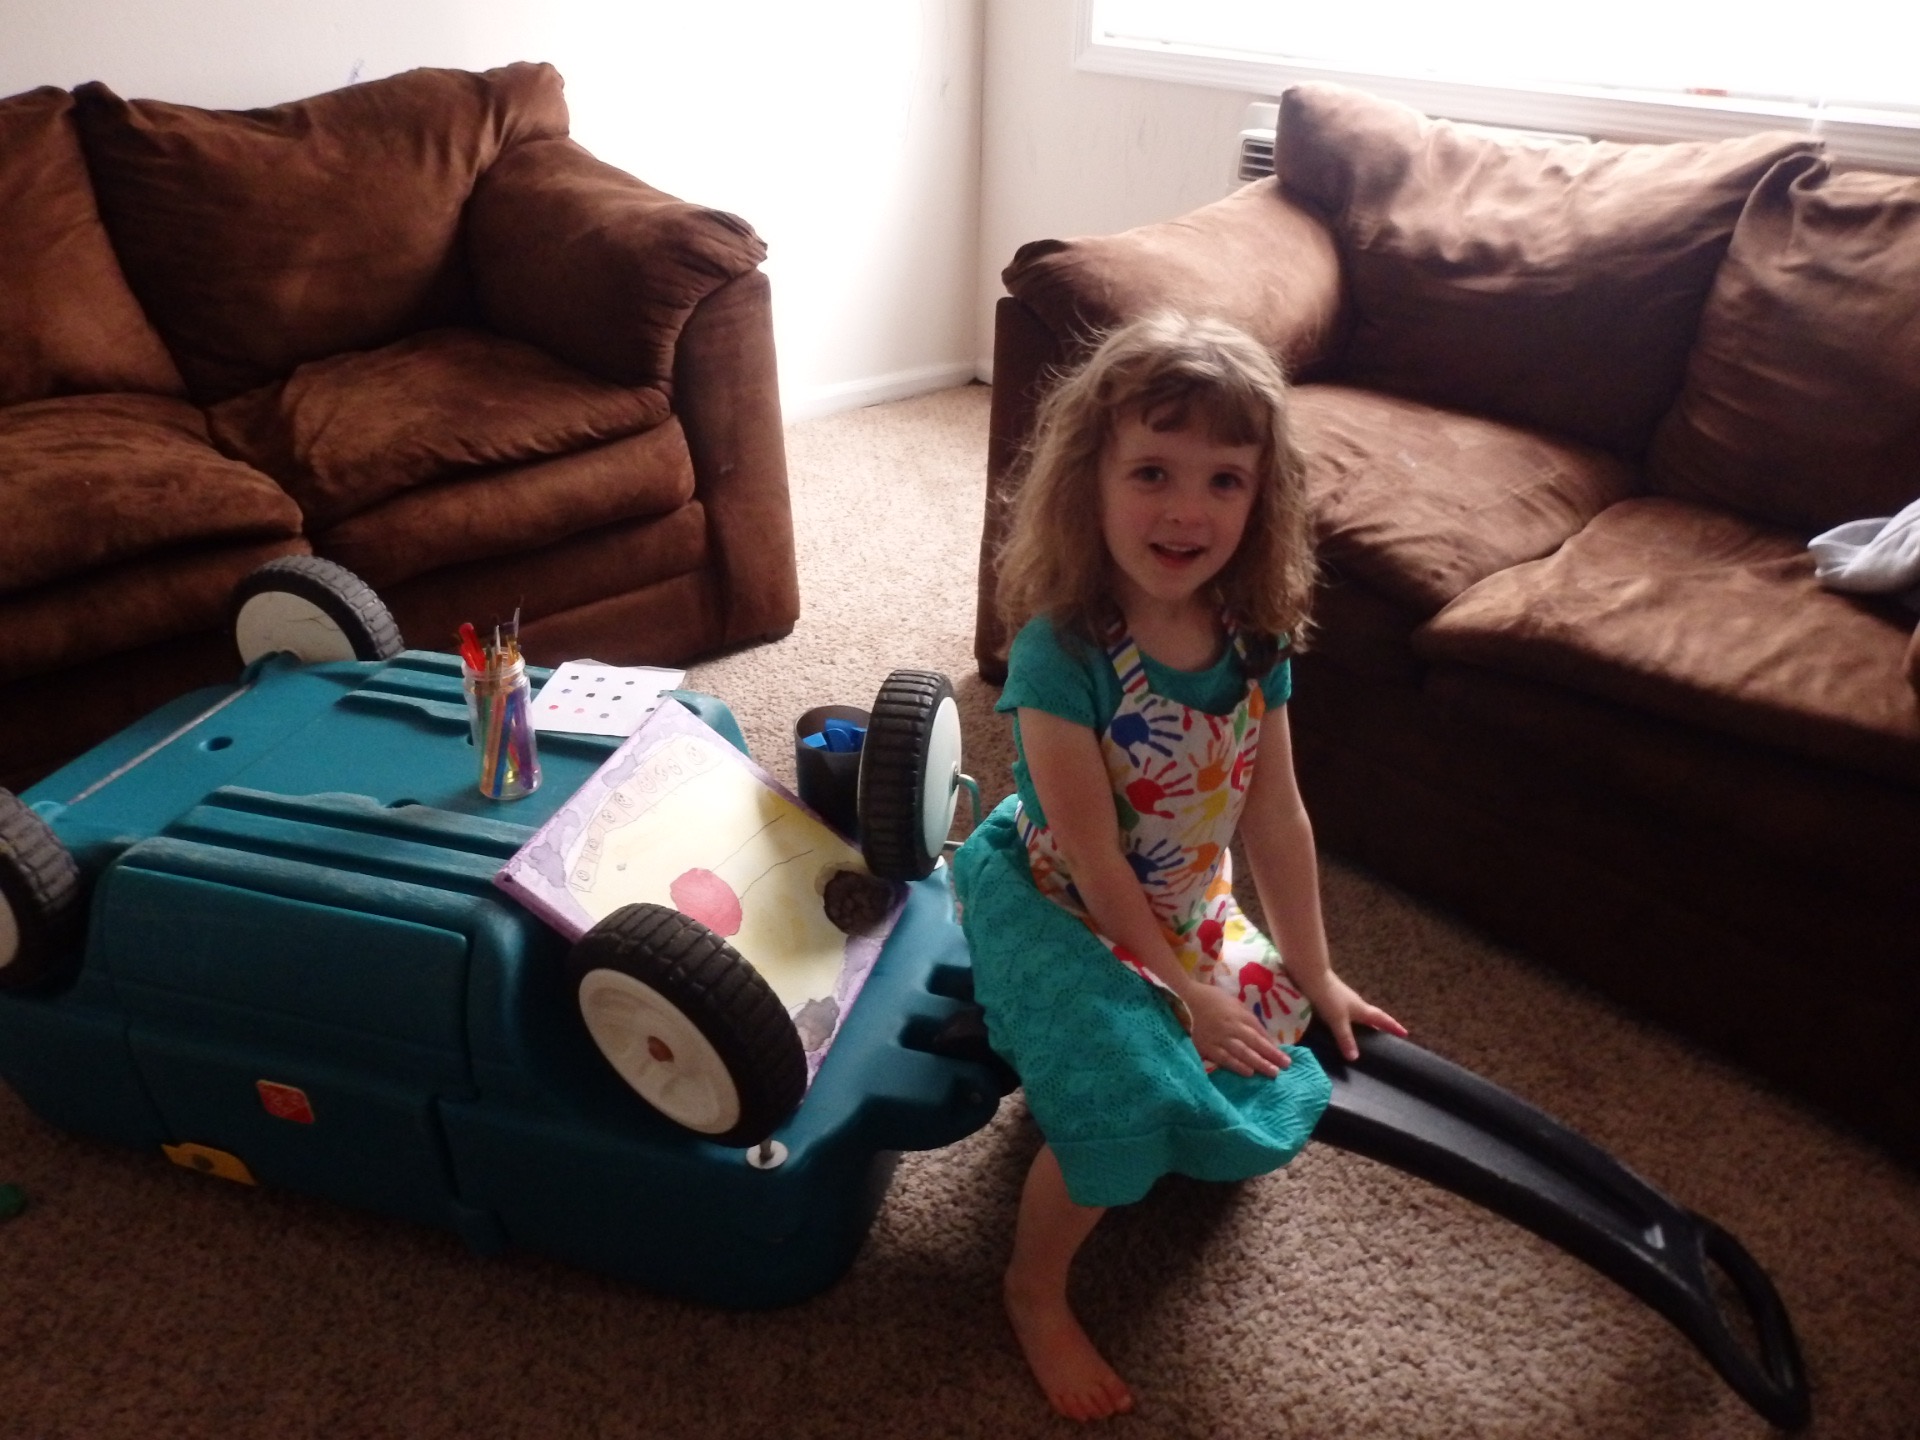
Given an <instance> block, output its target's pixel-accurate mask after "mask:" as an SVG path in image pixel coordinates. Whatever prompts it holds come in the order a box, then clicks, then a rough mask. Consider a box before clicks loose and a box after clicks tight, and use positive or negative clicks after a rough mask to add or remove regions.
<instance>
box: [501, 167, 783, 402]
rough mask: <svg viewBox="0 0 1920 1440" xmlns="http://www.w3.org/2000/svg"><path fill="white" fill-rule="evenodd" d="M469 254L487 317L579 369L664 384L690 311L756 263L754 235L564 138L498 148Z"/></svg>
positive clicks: (759, 256) (760, 246) (761, 248)
mask: <svg viewBox="0 0 1920 1440" xmlns="http://www.w3.org/2000/svg"><path fill="white" fill-rule="evenodd" d="M466 241H467V256H468V261H469V264H470V265H471V267H472V271H473V281H474V292H475V294H476V295H477V296H478V298H479V302H480V308H481V312H482V315H483V316H484V318H485V320H486V323H487V324H488V325H489V326H491V327H492V328H493V329H495V330H497V331H499V332H500V333H501V334H503V335H509V336H512V337H513V338H514V339H517V340H524V341H526V342H527V343H529V344H531V345H537V346H539V347H540V348H541V349H543V350H546V351H548V352H549V353H551V354H553V355H557V356H559V357H560V358H561V359H562V360H565V361H566V362H567V363H568V364H570V365H575V366H577V367H579V368H580V369H582V370H585V371H587V372H588V373H589V374H592V375H596V376H599V377H600V378H601V379H604V380H611V381H613V382H615V383H617V384H624V385H646V384H659V385H667V386H670V385H671V384H672V382H673V378H674V368H675V367H674V350H675V346H676V344H677V343H678V341H679V337H680V331H681V327H682V326H684V325H685V324H686V322H687V317H688V316H689V315H691V314H692V313H693V309H694V307H695V306H696V305H698V304H699V303H700V302H701V301H702V300H704V299H705V298H706V297H707V296H709V295H711V294H713V293H714V292H715V291H716V290H718V289H720V288H721V287H722V286H723V285H725V284H726V283H727V282H728V281H730V280H734V279H737V278H738V277H740V276H742V275H744V274H747V273H748V272H750V271H752V270H753V269H754V268H755V267H757V266H758V265H759V264H760V262H761V261H762V260H764V259H765V258H766V254H767V247H766V245H765V244H764V243H763V242H762V241H761V239H760V237H759V236H758V235H756V234H755V233H754V232H753V227H752V226H750V225H748V224H747V223H746V221H744V220H742V219H740V218H739V217H737V216H734V215H729V214H727V213H725V212H724V211H720V210H710V209H707V208H706V207H704V206H700V205H691V204H688V203H687V202H686V201H684V200H679V199H676V198H674V197H673V196H671V195H668V194H666V193H665V192H664V191H660V190H656V189H654V188H653V187H652V186H651V185H648V184H646V183H645V182H644V181H641V180H636V179H635V178H634V177H633V176H631V175H629V174H627V173H626V172H625V171H623V170H617V169H615V168H614V167H613V166H611V165H607V164H604V163H603V162H601V161H599V160H596V159H594V158H593V156H592V155H590V154H588V153H587V151H586V150H584V149H582V148H581V147H580V145H579V144H577V143H576V142H574V141H572V140H568V139H550V140H532V141H527V142H525V143H523V144H520V145H516V146H514V147H512V148H511V149H510V150H508V151H507V152H506V153H505V154H503V155H502V156H501V157H500V158H499V159H498V160H497V161H495V162H494V164H493V165H492V166H491V167H490V168H489V169H488V170H487V172H486V173H485V174H484V175H482V176H481V177H480V180H479V183H478V184H476V185H475V186H474V190H473V195H472V197H471V198H470V199H469V200H468V202H467V212H466Z"/></svg>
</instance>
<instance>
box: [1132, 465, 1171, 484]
mask: <svg viewBox="0 0 1920 1440" xmlns="http://www.w3.org/2000/svg"><path fill="white" fill-rule="evenodd" d="M1133 478H1134V479H1136V480H1139V481H1141V482H1143V483H1145V484H1148V485H1158V484H1159V483H1160V482H1161V481H1162V480H1164V479H1166V478H1167V472H1166V471H1164V470H1162V469H1161V468H1160V467H1159V466H1158V465H1142V466H1141V467H1140V468H1139V469H1138V470H1135V471H1134V472H1133Z"/></svg>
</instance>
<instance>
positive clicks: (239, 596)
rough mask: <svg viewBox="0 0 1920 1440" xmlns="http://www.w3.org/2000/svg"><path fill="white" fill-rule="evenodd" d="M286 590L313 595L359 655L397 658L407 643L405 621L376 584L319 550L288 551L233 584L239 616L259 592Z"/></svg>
mask: <svg viewBox="0 0 1920 1440" xmlns="http://www.w3.org/2000/svg"><path fill="white" fill-rule="evenodd" d="M272 590H284V591H286V592H287V593H288V594H291V595H298V596H299V597H300V598H301V599H303V600H311V601H312V602H313V603H314V604H315V605H318V606H319V607H320V608H321V609H322V610H324V611H326V613H327V614H328V615H329V616H330V617H331V618H332V619H333V622H334V623H335V624H336V625H338V626H339V627H340V629H341V631H342V632H343V633H344V634H345V635H346V637H347V639H348V641H349V642H350V643H351V644H352V645H353V653H354V657H355V658H356V659H359V660H391V659H392V658H393V657H394V656H396V655H398V654H399V653H400V652H401V651H402V650H404V649H406V648H407V647H406V642H405V641H404V640H402V639H401V638H400V626H399V623H398V622H397V621H395V619H394V618H393V612H392V611H390V610H388V609H387V606H386V602H385V601H383V600H381V598H380V596H379V594H378V593H377V592H376V591H375V590H374V588H373V587H372V586H371V585H369V584H367V582H366V581H364V580H362V579H361V578H360V577H359V576H358V575H356V574H354V573H353V571H351V570H349V569H347V567H346V566H344V565H341V564H339V563H338V562H336V561H333V560H327V559H323V558H322V557H320V556H318V555H282V556H280V558H279V559H277V560H269V561H267V563H266V564H264V565H262V566H260V567H259V568H258V569H256V570H253V571H251V572H249V573H248V574H247V575H245V576H244V577H242V579H241V581H240V583H239V584H238V585H236V586H234V587H233V603H232V611H233V617H234V619H235V620H236V621H237V620H238V619H239V616H240V607H241V606H243V605H245V604H246V603H247V601H249V600H251V599H252V598H253V597H254V596H255V595H261V594H265V593H266V592H268V591H272Z"/></svg>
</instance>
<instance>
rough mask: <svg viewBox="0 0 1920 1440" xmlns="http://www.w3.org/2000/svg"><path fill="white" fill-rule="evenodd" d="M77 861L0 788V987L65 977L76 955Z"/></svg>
mask: <svg viewBox="0 0 1920 1440" xmlns="http://www.w3.org/2000/svg"><path fill="white" fill-rule="evenodd" d="M80 890H81V885H80V867H79V866H77V865H75V864H74V863H73V856H71V855H69V854H68V853H67V847H66V846H64V845H62V844H61V843H60V838H59V837H58V836H57V835H55V834H54V833H53V831H52V830H50V829H49V828H48V827H47V822H46V821H44V820H42V819H41V818H40V817H39V816H38V815H36V814H35V813H34V812H33V811H32V810H31V809H29V808H28V807H27V805H26V803H25V802H24V801H22V800H21V799H20V798H19V796H17V795H15V794H13V792H12V791H10V790H0V990H25V989H27V988H29V987H31V986H35V985H41V984H47V983H52V982H56V981H59V980H64V979H65V978H67V977H68V976H69V975H71V974H72V973H73V971H74V969H75V968H76V967H77V966H78V964H79V960H80V945H79V937H80V919H81V915H82V907H81V903H80V898H81V897H80Z"/></svg>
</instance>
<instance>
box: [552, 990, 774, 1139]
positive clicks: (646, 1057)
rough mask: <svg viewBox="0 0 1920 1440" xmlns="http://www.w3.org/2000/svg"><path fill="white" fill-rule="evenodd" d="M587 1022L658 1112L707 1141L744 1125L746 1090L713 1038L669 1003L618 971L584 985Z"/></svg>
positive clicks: (611, 1058) (582, 997) (583, 1007)
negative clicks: (742, 1105) (742, 1099)
mask: <svg viewBox="0 0 1920 1440" xmlns="http://www.w3.org/2000/svg"><path fill="white" fill-rule="evenodd" d="M580 1014H581V1017H582V1018H583V1019H584V1020H585V1021H586V1022H587V1031H588V1033H589V1034H591V1035H592V1036H593V1043H594V1044H596V1045H598V1046H599V1047H600V1053H601V1054H602V1055H604V1056H606V1057H607V1062H608V1063H609V1064H610V1065H612V1066H613V1068H614V1069H615V1070H618V1071H619V1072H620V1078H621V1079H623V1080H625V1081H626V1082H627V1084H629V1085H631V1086H632V1087H633V1088H634V1090H635V1091H637V1092H638V1093H639V1095H640V1098H641V1099H643V1100H645V1101H646V1102H647V1103H648V1104H649V1105H651V1106H653V1108H654V1109H656V1110H658V1111H659V1112H660V1113H661V1114H662V1115H665V1116H666V1117H667V1118H668V1119H669V1120H673V1121H677V1122H678V1123H679V1124H681V1125H684V1126H686V1127H687V1128H688V1129H689V1130H693V1131H696V1132H698V1133H699V1134H702V1135H719V1134H722V1133H724V1132H725V1131H728V1130H731V1129H732V1128H733V1127H734V1126H735V1125H737V1124H738V1123H739V1121H740V1090H739V1087H738V1086H736V1085H735V1084H734V1083H733V1076H732V1075H731V1074H730V1073H729V1072H728V1070H727V1065H726V1062H725V1061H724V1060H722V1059H721V1058H720V1054H719V1052H718V1051H717V1050H715V1049H714V1048H713V1044H712V1042H710V1041H709V1040H708V1039H707V1037H706V1036H704V1035H702V1034H701V1033H700V1030H699V1027H697V1026H696V1025H695V1024H694V1023H693V1022H692V1021H691V1020H689V1019H688V1018H687V1016H686V1012H685V1011H683V1010H681V1009H680V1007H679V1006H677V1005H675V1004H674V1003H673V1002H672V1001H671V1000H669V999H667V997H666V996H664V995H662V994H661V993H660V992H659V991H658V990H656V989H654V988H653V987H652V986H651V985H649V984H647V983H646V982H645V981H643V980H636V979H634V977H633V976H631V975H627V974H624V973H623V972H621V971H619V970H608V969H597V970H589V971H588V972H587V973H586V974H585V975H584V976H582V977H581V980H580Z"/></svg>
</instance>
